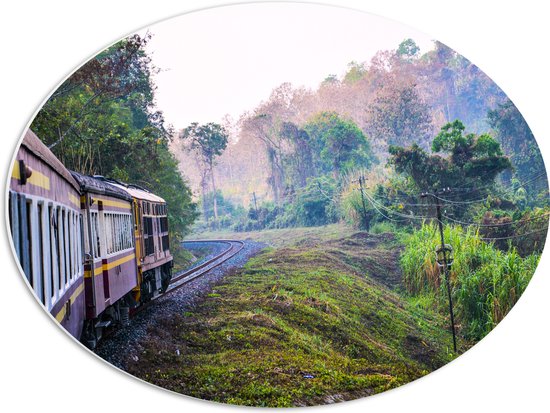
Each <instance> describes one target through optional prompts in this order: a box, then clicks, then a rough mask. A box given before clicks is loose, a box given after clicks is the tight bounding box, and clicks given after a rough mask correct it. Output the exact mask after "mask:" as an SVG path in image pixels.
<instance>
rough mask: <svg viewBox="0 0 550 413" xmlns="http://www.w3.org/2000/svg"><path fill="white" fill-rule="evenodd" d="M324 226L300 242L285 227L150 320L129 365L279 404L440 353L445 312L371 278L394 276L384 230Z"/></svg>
mask: <svg viewBox="0 0 550 413" xmlns="http://www.w3.org/2000/svg"><path fill="white" fill-rule="evenodd" d="M325 230H326V229H325ZM327 232H328V233H329V234H334V236H331V235H329V236H328V240H326V241H322V240H321V238H322V236H321V235H320V234H319V233H318V234H317V235H319V237H320V238H319V240H315V241H314V242H311V243H310V242H303V239H302V238H301V237H302V236H304V233H303V229H298V230H296V231H295V235H296V237H295V239H294V241H296V242H286V243H287V244H292V245H288V246H279V247H278V248H269V249H267V250H265V251H264V252H263V253H261V254H259V255H258V256H256V257H255V258H253V259H251V260H250V261H249V262H248V263H247V265H246V266H245V268H244V269H242V270H239V271H237V272H235V273H234V274H231V275H229V276H227V277H226V278H225V281H224V283H223V284H222V285H218V286H217V287H215V289H214V291H212V292H211V293H210V294H208V295H206V296H205V297H204V300H203V301H202V302H201V303H200V304H199V305H198V306H197V307H196V308H194V309H193V311H192V312H189V311H188V312H186V313H185V314H181V315H177V314H175V315H174V316H173V317H171V318H170V319H166V320H164V322H163V323H160V324H157V325H156V326H154V327H153V328H151V330H150V332H149V336H148V338H147V339H146V340H144V341H143V342H142V345H143V348H144V351H143V353H142V354H140V355H139V360H138V361H137V362H135V361H128V364H127V366H128V371H129V372H130V373H131V374H134V375H136V376H138V377H140V378H143V379H145V380H147V381H150V382H152V383H154V384H156V385H159V386H162V387H165V388H168V389H170V390H173V391H176V392H180V393H183V394H187V395H190V396H194V397H198V398H202V399H207V400H213V401H218V402H224V403H231V404H239V405H250V406H270V407H286V406H302V405H317V404H324V403H330V402H333V401H341V400H349V399H355V398H358V397H363V396H366V395H370V394H374V393H379V392H382V391H385V390H388V389H391V388H394V387H397V386H400V385H402V384H405V383H408V382H410V381H412V380H415V379H416V378H419V377H421V376H423V375H425V374H427V373H429V372H430V371H432V370H434V369H436V368H438V367H440V366H442V365H444V364H446V363H447V362H449V361H450V360H451V359H452V358H453V357H454V355H453V354H451V352H450V350H449V347H450V345H451V343H452V339H451V336H450V334H449V332H448V331H447V323H446V321H445V319H444V318H443V317H442V316H440V315H439V314H437V313H435V312H433V311H431V310H426V309H424V308H422V306H419V305H415V304H414V303H410V302H408V301H407V300H404V299H402V297H401V296H400V295H399V294H398V293H396V292H394V291H392V290H390V289H389V288H387V287H386V286H384V285H383V284H382V282H384V279H385V278H386V277H388V278H389V279H390V281H391V282H394V281H395V278H396V275H395V274H390V273H391V272H395V271H397V267H396V264H395V261H396V258H397V254H398V251H396V248H395V244H394V242H395V241H394V240H393V238H392V237H390V236H388V235H387V234H386V235H378V236H375V235H367V234H366V233H356V234H352V235H350V236H347V237H344V238H338V237H337V236H336V234H335V232H337V231H336V228H331V229H328V230H327ZM290 235H292V234H291V233H286V234H285V237H280V236H275V234H272V235H271V239H272V240H282V238H287V239H288V237H289V236H290ZM313 235H314V234H313ZM272 242H273V241H272ZM277 242H278V241H277ZM281 243H282V244H284V242H282V241H281ZM461 344H463V343H461ZM178 353H179V355H178ZM308 377H311V378H308Z"/></svg>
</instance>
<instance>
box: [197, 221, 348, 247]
mask: <svg viewBox="0 0 550 413" xmlns="http://www.w3.org/2000/svg"><path fill="white" fill-rule="evenodd" d="M350 232H353V230H352V229H351V228H350V227H349V226H347V225H345V224H330V225H325V226H322V227H300V228H284V229H268V230H263V231H250V232H232V231H209V232H201V233H198V234H191V235H189V236H188V237H187V238H186V241H187V240H189V241H190V240H193V239H236V240H250V241H259V242H264V243H266V244H269V245H270V246H273V247H283V246H290V245H300V244H301V245H304V244H309V245H312V244H319V243H321V242H324V241H326V240H331V239H338V238H343V237H345V236H347V235H349V234H350Z"/></svg>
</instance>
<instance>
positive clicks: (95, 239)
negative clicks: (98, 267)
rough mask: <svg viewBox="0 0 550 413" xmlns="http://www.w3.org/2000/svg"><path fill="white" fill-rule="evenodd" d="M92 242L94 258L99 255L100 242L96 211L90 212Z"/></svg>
mask: <svg viewBox="0 0 550 413" xmlns="http://www.w3.org/2000/svg"><path fill="white" fill-rule="evenodd" d="M90 215H91V218H92V244H93V245H94V247H95V248H94V258H99V257H101V242H100V239H99V217H98V213H97V212H92V213H91V214H90Z"/></svg>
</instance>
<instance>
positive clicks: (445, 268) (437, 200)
mask: <svg viewBox="0 0 550 413" xmlns="http://www.w3.org/2000/svg"><path fill="white" fill-rule="evenodd" d="M446 192H449V190H448V189H447V190H446V189H445V188H444V189H443V190H442V191H440V192H439V193H443V194H444V193H446ZM427 195H430V196H432V198H433V199H434V201H435V207H436V214H437V224H438V226H439V235H440V238H441V247H440V248H439V249H438V250H437V251H436V256H437V260H438V266H439V268H440V272H441V268H443V271H444V273H445V284H446V285H447V296H448V298H449V314H450V315H451V331H452V333H453V348H454V351H455V353H456V333H455V318H454V312H453V298H452V296H451V282H450V280H449V278H450V277H449V267H450V266H451V262H449V257H448V256H447V253H450V252H451V249H450V247H448V246H447V245H446V244H445V235H444V233H443V221H442V214H441V206H442V205H441V198H439V197H438V196H436V195H434V194H428V193H423V194H422V195H421V196H422V197H426V196H427ZM440 254H442V256H441V258H440ZM440 259H441V261H442V262H440V261H439V260H440Z"/></svg>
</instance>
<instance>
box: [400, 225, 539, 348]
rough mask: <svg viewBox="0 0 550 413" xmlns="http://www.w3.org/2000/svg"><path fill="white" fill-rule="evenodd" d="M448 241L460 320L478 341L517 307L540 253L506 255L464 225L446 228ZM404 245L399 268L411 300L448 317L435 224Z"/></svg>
mask: <svg viewBox="0 0 550 413" xmlns="http://www.w3.org/2000/svg"><path fill="white" fill-rule="evenodd" d="M445 239H446V242H447V243H450V244H451V245H452V247H453V250H454V261H453V263H452V266H451V271H450V281H451V285H452V296H453V302H454V304H455V307H456V310H455V313H456V315H457V317H456V318H457V322H458V324H459V326H460V327H461V329H460V330H461V333H462V334H464V335H465V336H466V337H467V338H469V339H473V340H479V339H481V338H482V337H483V336H485V335H486V334H487V333H489V332H490V331H491V330H492V329H493V328H494V327H495V326H496V324H498V323H499V322H500V321H501V320H502V319H503V318H504V316H505V315H506V314H507V313H508V312H509V311H510V309H511V308H512V307H513V306H514V305H515V303H516V302H517V300H518V299H519V297H520V296H521V294H522V293H523V291H524V290H525V288H526V287H527V284H528V283H529V281H530V279H531V277H532V275H533V273H534V272H535V269H536V267H537V264H538V261H539V255H537V254H532V255H530V256H527V257H525V258H522V257H520V256H519V254H518V253H517V252H516V250H515V249H514V248H512V249H510V250H509V251H507V252H503V251H501V250H498V249H496V248H494V246H493V245H491V244H489V243H486V242H484V241H482V240H480V239H479V236H478V235H477V234H476V233H475V232H473V231H471V230H463V229H462V228H461V227H451V226H447V227H446V229H445ZM405 243H406V245H407V247H406V249H405V252H404V254H403V255H402V257H401V266H402V268H403V280H404V284H405V286H406V288H407V290H408V292H409V293H410V294H411V295H412V296H413V297H412V299H411V300H412V301H417V302H418V303H420V305H421V306H422V307H423V308H429V307H431V308H439V309H440V310H441V311H442V312H444V313H446V312H447V311H448V310H447V305H448V304H447V290H446V287H445V283H444V282H443V281H442V280H443V278H442V277H441V276H440V273H439V269H438V266H437V264H436V261H435V253H434V251H435V249H436V247H437V246H439V244H440V238H439V232H437V231H436V227H435V226H434V225H424V226H423V227H422V228H420V229H419V230H418V231H416V232H414V233H413V234H411V235H410V236H408V237H405Z"/></svg>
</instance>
